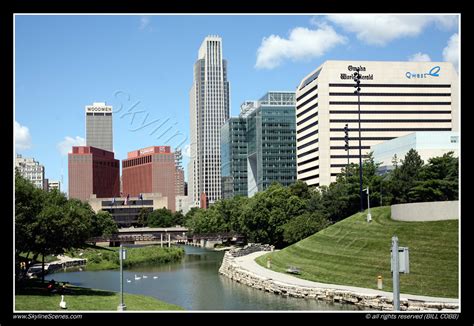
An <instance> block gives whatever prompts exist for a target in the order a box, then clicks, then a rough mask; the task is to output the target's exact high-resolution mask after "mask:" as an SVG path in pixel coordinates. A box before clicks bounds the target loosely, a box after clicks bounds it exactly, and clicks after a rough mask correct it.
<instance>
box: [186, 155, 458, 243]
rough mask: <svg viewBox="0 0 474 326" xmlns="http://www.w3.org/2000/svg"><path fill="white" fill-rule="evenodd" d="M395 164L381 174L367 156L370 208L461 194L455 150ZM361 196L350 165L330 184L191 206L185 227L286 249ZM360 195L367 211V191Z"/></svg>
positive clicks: (276, 187)
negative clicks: (459, 191) (387, 171)
mask: <svg viewBox="0 0 474 326" xmlns="http://www.w3.org/2000/svg"><path fill="white" fill-rule="evenodd" d="M394 162H395V163H396V167H395V170H393V171H392V172H390V173H388V174H386V175H378V174H377V169H378V164H377V163H375V162H374V159H373V155H372V153H370V154H369V156H368V157H367V158H366V159H365V160H364V162H363V164H362V174H363V178H362V188H364V189H365V188H367V187H369V190H370V206H371V207H376V206H381V205H382V204H383V205H388V204H397V203H404V202H414V201H434V200H456V199H457V198H458V173H459V171H458V169H459V167H458V159H457V158H454V157H453V155H452V153H449V154H445V155H443V156H442V157H437V158H432V159H430V160H429V163H428V164H426V165H424V164H423V161H422V160H421V158H420V156H419V155H418V153H417V152H416V151H415V150H410V151H409V152H408V153H407V155H406V156H405V157H404V159H403V160H401V161H400V162H399V160H398V158H394ZM359 194H360V186H359V165H358V164H350V165H349V166H347V167H346V168H344V169H343V170H342V171H341V174H339V175H338V177H337V179H336V182H333V183H331V184H330V185H329V186H321V187H319V188H310V187H308V186H307V185H306V183H304V182H301V181H297V182H296V183H294V184H293V185H291V186H289V187H283V186H282V185H280V184H278V183H274V184H272V185H271V186H270V187H269V188H268V189H266V190H265V191H261V192H258V193H257V194H255V195H254V196H253V197H251V198H246V197H238V196H237V197H234V198H230V199H225V200H219V201H217V202H216V203H215V204H213V205H211V207H210V208H209V209H207V210H203V209H199V208H193V209H192V210H191V211H190V212H188V214H187V215H186V219H187V222H186V226H187V227H189V228H190V229H191V231H192V232H194V233H221V232H236V233H239V234H242V235H244V236H245V237H246V238H247V241H249V242H261V243H270V244H273V245H275V246H276V247H283V246H286V245H289V244H292V243H294V242H296V241H298V240H300V239H303V238H304V237H307V236H309V235H311V234H314V233H316V232H318V231H319V230H321V229H323V228H325V227H326V226H327V225H329V224H330V223H333V222H337V221H339V220H342V219H345V218H347V216H350V215H352V214H354V213H357V212H358V211H360V209H361V207H360V195H359ZM362 196H363V197H362V203H363V207H362V209H363V210H365V209H367V195H366V191H363V193H362Z"/></svg>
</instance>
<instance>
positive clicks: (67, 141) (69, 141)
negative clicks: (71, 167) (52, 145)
mask: <svg viewBox="0 0 474 326" xmlns="http://www.w3.org/2000/svg"><path fill="white" fill-rule="evenodd" d="M85 145H86V140H85V139H84V138H82V137H79V136H76V138H72V137H69V136H66V137H64V139H63V140H62V141H60V142H59V143H58V144H57V145H56V148H57V149H58V151H59V152H60V153H61V155H67V154H68V153H70V152H71V150H72V146H85Z"/></svg>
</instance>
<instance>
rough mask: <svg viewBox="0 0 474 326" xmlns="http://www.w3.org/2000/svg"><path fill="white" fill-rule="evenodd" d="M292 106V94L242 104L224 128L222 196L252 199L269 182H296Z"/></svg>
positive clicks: (280, 94) (294, 129)
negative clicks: (236, 116) (240, 196)
mask: <svg viewBox="0 0 474 326" xmlns="http://www.w3.org/2000/svg"><path fill="white" fill-rule="evenodd" d="M295 103H296V100H295V93H294V92H268V93H267V94H265V96H263V97H262V98H261V99H260V100H258V101H247V102H245V103H244V104H242V106H241V113H240V115H239V117H238V118H231V119H230V120H229V121H228V122H227V123H226V124H225V125H224V126H223V128H222V129H221V153H222V155H221V161H222V169H221V171H222V176H223V178H222V186H223V196H224V197H226V198H229V197H232V196H235V195H237V194H247V195H248V196H252V195H254V194H255V193H256V192H258V191H262V190H265V189H266V188H268V186H270V185H271V184H272V182H275V181H276V182H279V183H281V184H282V185H284V186H288V185H290V184H292V183H294V182H295V181H296V118H295ZM244 130H245V131H244ZM244 158H245V164H244ZM245 182H246V187H245Z"/></svg>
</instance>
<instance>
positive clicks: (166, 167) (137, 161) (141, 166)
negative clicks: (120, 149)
mask: <svg viewBox="0 0 474 326" xmlns="http://www.w3.org/2000/svg"><path fill="white" fill-rule="evenodd" d="M176 182H177V178H176V163H175V156H174V153H173V152H171V147H170V146H151V147H147V148H142V149H139V150H136V151H132V152H129V153H128V155H127V159H125V160H122V192H123V196H127V195H128V194H129V195H130V196H139V195H140V193H161V195H162V196H166V197H168V209H170V210H171V211H173V212H174V211H175V210H176V202H175V198H176Z"/></svg>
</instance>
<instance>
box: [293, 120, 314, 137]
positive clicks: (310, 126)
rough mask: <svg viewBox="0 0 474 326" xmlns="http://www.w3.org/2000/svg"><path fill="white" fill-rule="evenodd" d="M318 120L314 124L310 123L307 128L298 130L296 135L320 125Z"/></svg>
mask: <svg viewBox="0 0 474 326" xmlns="http://www.w3.org/2000/svg"><path fill="white" fill-rule="evenodd" d="M318 122H319V121H318V120H316V121H314V122H313V123H310V124H309V125H307V126H306V127H303V128H301V129H298V130H296V134H301V133H302V132H304V131H306V130H308V129H310V128H312V127H316V126H317V125H318Z"/></svg>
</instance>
